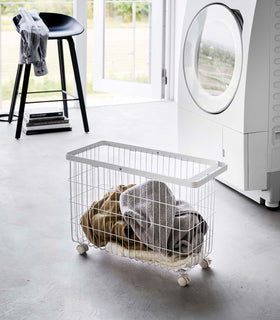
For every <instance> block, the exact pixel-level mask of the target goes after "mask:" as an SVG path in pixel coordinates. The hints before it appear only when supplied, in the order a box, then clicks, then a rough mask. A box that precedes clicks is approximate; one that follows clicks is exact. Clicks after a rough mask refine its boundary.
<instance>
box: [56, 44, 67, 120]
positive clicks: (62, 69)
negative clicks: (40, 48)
mask: <svg viewBox="0 0 280 320" xmlns="http://www.w3.org/2000/svg"><path fill="white" fill-rule="evenodd" d="M57 48H58V58H59V69H60V79H61V89H62V90H63V91H64V92H63V91H62V99H63V109H64V115H65V117H67V118H68V106H67V101H66V99H67V94H66V93H65V92H66V81H65V67H64V56H63V45H62V40H61V39H58V40H57Z"/></svg>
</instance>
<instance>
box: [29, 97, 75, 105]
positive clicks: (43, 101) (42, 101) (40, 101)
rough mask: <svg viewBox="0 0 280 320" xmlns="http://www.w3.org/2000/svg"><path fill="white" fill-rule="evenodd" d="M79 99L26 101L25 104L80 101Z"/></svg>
mask: <svg viewBox="0 0 280 320" xmlns="http://www.w3.org/2000/svg"><path fill="white" fill-rule="evenodd" d="M78 100H79V99H78V98H76V99H54V100H36V101H26V102H25V104H31V103H45V102H60V101H78Z"/></svg>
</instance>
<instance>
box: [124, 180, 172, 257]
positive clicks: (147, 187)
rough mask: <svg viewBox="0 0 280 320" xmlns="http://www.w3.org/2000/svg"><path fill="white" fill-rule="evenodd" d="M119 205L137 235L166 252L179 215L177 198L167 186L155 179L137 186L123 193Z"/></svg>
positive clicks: (152, 247)
mask: <svg viewBox="0 0 280 320" xmlns="http://www.w3.org/2000/svg"><path fill="white" fill-rule="evenodd" d="M120 207H121V212H122V215H123V217H124V219H125V221H126V222H127V223H128V224H129V225H130V226H131V228H132V229H133V230H134V232H135V234H136V235H137V237H138V238H139V239H140V240H141V241H142V242H144V243H145V244H146V245H147V246H148V247H150V248H151V249H153V250H155V251H161V252H163V253H166V249H167V243H168V238H169V235H170V232H171V229H172V228H173V224H174V217H175V214H176V210H175V207H176V200H175V197H174V195H173V194H172V192H171V190H170V189H169V188H168V186H167V185H166V184H164V183H162V182H159V181H152V180H150V181H148V182H145V183H143V184H141V185H137V186H134V187H132V188H130V189H128V190H126V191H125V192H123V193H122V194H121V196H120Z"/></svg>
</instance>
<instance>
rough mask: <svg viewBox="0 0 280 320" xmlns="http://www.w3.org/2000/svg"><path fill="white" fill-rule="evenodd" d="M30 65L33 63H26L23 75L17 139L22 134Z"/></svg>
mask: <svg viewBox="0 0 280 320" xmlns="http://www.w3.org/2000/svg"><path fill="white" fill-rule="evenodd" d="M30 67H31V64H26V65H25V69H24V77H23V84H22V92H21V98H20V105H19V112H18V121H17V129H16V139H19V138H20V135H21V128H22V121H23V115H24V107H25V101H26V95H27V90H28V82H29V76H30Z"/></svg>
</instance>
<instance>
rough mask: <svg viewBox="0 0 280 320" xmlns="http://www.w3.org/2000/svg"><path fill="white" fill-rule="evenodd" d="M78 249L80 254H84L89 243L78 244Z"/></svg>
mask: <svg viewBox="0 0 280 320" xmlns="http://www.w3.org/2000/svg"><path fill="white" fill-rule="evenodd" d="M76 249H77V251H78V252H79V254H84V253H86V252H87V251H88V245H87V244H85V243H81V244H79V245H77V247H76Z"/></svg>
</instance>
